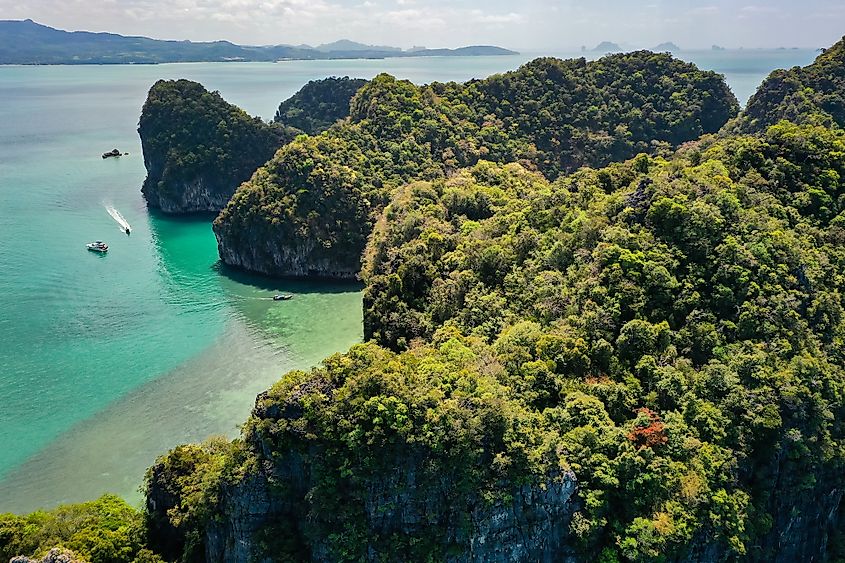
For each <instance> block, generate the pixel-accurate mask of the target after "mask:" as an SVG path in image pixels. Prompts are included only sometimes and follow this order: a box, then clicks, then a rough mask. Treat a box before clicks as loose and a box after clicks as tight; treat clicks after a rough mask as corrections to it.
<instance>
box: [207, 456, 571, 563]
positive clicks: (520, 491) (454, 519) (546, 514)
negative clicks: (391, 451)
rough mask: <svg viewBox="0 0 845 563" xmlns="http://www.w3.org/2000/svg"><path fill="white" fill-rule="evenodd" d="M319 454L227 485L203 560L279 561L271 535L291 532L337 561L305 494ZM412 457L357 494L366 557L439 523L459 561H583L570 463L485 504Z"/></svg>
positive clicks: (303, 547)
mask: <svg viewBox="0 0 845 563" xmlns="http://www.w3.org/2000/svg"><path fill="white" fill-rule="evenodd" d="M268 453H270V452H268ZM320 454H321V452H318V451H312V452H309V453H308V454H306V455H302V454H301V453H297V452H285V453H283V454H282V455H281V456H278V455H276V456H275V457H276V459H278V460H279V461H277V462H276V463H269V462H268V463H266V464H264V465H263V466H262V468H261V470H260V471H259V472H258V473H257V474H255V475H252V476H250V477H248V478H247V479H245V480H243V481H242V482H240V483H238V484H236V485H227V486H224V489H223V493H222V495H221V503H220V506H219V513H220V515H221V517H219V518H215V519H214V520H213V521H212V522H211V524H210V525H209V526H208V528H207V533H206V560H207V561H227V562H231V563H248V562H251V561H266V562H270V561H274V560H277V559H274V557H273V556H274V554H275V555H278V553H277V551H276V549H277V546H275V545H274V544H273V539H272V538H278V536H279V534H288V535H289V538H288V539H287V541H286V544H287V545H286V546H285V547H286V548H288V549H289V548H290V547H291V544H294V545H296V550H297V551H298V552H299V554H300V556H301V557H302V559H304V560H310V561H319V562H326V563H328V562H331V561H337V560H338V554H337V552H336V551H335V549H336V546H334V545H333V542H331V541H330V538H329V536H328V535H327V534H322V533H320V522H319V521H320V520H321V519H323V518H325V517H326V515H321V514H319V513H318V512H316V511H315V508H316V507H315V506H313V505H311V503H310V500H309V496H310V495H309V492H310V491H312V490H313V489H314V488H315V486H317V485H318V483H317V480H318V479H317V475H316V472H315V471H314V469H315V468H314V467H313V466H314V465H315V464H319V462H320V458H321V455H320ZM411 460H413V457H412V458H411ZM411 460H409V459H406V458H398V459H396V460H395V461H396V465H395V467H394V468H393V469H392V470H391V471H389V472H387V473H385V474H382V475H379V476H378V477H377V478H374V479H372V480H370V481H369V483H368V485H367V488H366V490H367V493H366V496H365V497H364V498H362V499H360V500H361V503H362V508H363V511H362V518H363V522H360V524H362V529H365V530H366V531H367V535H368V537H371V538H372V541H371V542H369V543H368V545H367V547H366V556H365V559H366V560H367V561H373V562H375V561H385V560H387V561H400V560H402V554H401V553H398V552H393V551H392V550H390V549H387V550H386V549H385V543H384V540H385V538H391V537H406V538H407V537H417V538H425V537H426V536H427V535H429V532H430V530H433V529H436V530H442V531H443V533H442V534H438V537H437V542H438V545H437V546H436V547H435V548H434V549H435V551H436V552H440V551H442V552H444V553H448V552H451V555H448V556H447V557H446V559H445V560H446V561H450V562H454V563H458V562H465V561H466V562H479V563H481V562H506V561H537V562H552V561H555V562H563V563H568V562H574V561H577V558H576V555H575V551H574V549H572V547H571V546H570V545H569V544H568V543H567V540H568V536H569V523H570V520H571V517H572V514H573V513H574V512H575V510H576V509H577V503H576V500H575V499H576V496H575V492H576V489H577V481H576V479H575V476H574V475H573V474H572V473H570V472H566V473H562V474H560V475H558V476H555V477H550V478H549V479H548V481H547V482H545V483H542V484H537V485H524V486H521V487H517V488H515V489H514V490H513V491H512V493H513V494H512V495H511V496H510V498H509V499H508V500H499V501H497V502H494V503H492V504H487V503H485V502H484V501H482V500H481V499H480V498H476V497H474V496H469V497H466V496H456V495H453V494H451V491H453V490H454V486H455V483H453V482H450V480H449V478H448V477H446V478H444V479H443V480H442V481H441V482H440V483H438V485H437V486H435V487H431V486H430V485H429V484H422V483H419V482H418V479H419V480H422V479H423V478H421V476H420V473H421V471H420V470H421V466H420V465H418V464H416V463H414V462H413V461H411ZM409 461H411V462H410V463H409ZM417 461H418V462H422V461H423V460H422V459H421V458H418V459H417ZM337 531H338V532H340V531H341V530H337ZM290 536H292V537H290ZM569 543H571V542H569Z"/></svg>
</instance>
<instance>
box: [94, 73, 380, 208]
mask: <svg viewBox="0 0 845 563" xmlns="http://www.w3.org/2000/svg"><path fill="white" fill-rule="evenodd" d="M365 82H366V81H364V80H360V79H354V80H353V79H350V78H348V77H346V78H327V79H324V80H315V81H312V82H309V83H308V84H306V85H305V86H304V87H303V88H302V89H301V90H300V91H299V92H297V93H296V94H294V95H293V96H292V97H291V98H290V99H288V100H286V101H284V102H282V104H281V105H280V106H279V110H278V111H277V112H276V116H275V119H274V120H273V122H272V123H265V122H264V121H262V120H261V119H260V118H257V117H251V116H249V115H247V113H246V112H244V111H243V110H241V109H240V108H238V107H236V106H234V105H232V104H229V103H227V102H226V101H225V100H224V99H223V98H222V97H221V96H220V94H219V93H217V92H209V91H207V90H206V89H205V88H204V87H203V86H202V85H201V84H198V83H196V82H192V81H189V80H175V81H167V80H162V81H159V82H157V83H156V84H154V85H153V87H152V88H151V89H150V91H149V94H148V95H147V101H146V103H145V104H144V107H143V109H142V111H141V118H140V121H139V127H138V134H139V136H140V137H141V147H142V149H143V152H144V165H145V166H146V169H147V177H146V179H145V180H144V185H143V188H142V190H141V191H142V192H143V194H144V196H145V198H146V200H147V204H148V205H150V206H151V207H154V208H156V209H159V210H161V211H163V212H165V213H198V212H213V213H217V212H219V211H220V210H221V209H222V208H223V207H224V206H225V205H226V204H227V203H228V201H229V199H230V198H231V197H232V194H234V192H235V189H236V188H237V187H238V186H239V185H240V184H241V183H243V182H245V181H246V180H248V179H249V178H250V177H251V176H252V174H253V173H254V172H255V170H256V169H257V168H258V167H259V166H261V165H262V164H264V163H265V162H267V161H268V160H269V159H270V157H272V156H273V154H274V153H275V152H276V151H277V150H278V149H279V148H280V147H281V146H282V145H284V144H286V143H287V142H289V141H291V140H292V139H294V138H295V137H296V136H297V135H300V134H302V133H309V134H317V133H319V132H320V131H322V130H324V129H327V128H328V127H329V126H330V125H332V124H333V123H334V122H335V121H337V120H339V119H342V118H344V117H345V116H346V115H348V114H349V102H350V99H351V98H352V96H353V95H354V94H355V92H356V91H357V90H358V89H359V88H360V87H361V86H362V85H363V84H364V83H365ZM104 158H105V155H104Z"/></svg>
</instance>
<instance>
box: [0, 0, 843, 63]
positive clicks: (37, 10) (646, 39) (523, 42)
mask: <svg viewBox="0 0 845 563" xmlns="http://www.w3.org/2000/svg"><path fill="white" fill-rule="evenodd" d="M608 14H610V15H608ZM0 19H9V20H22V19H32V20H34V21H36V22H38V23H41V24H44V25H48V26H50V27H55V28H58V29H65V30H68V31H94V32H111V33H119V34H122V35H142V36H147V37H152V38H155V39H171V40H185V39H188V40H191V41H215V40H227V41H231V42H233V43H239V44H247V45H268V44H290V45H297V44H302V43H305V44H309V45H318V44H321V43H329V42H333V41H336V40H339V39H350V40H353V41H358V42H361V43H368V44H382V45H392V46H398V47H403V48H409V47H411V46H415V45H421V46H426V47H460V46H465V45H481V44H487V45H500V46H502V47H507V48H511V49H517V50H521V51H526V52H531V51H554V50H558V51H575V50H578V49H580V48H581V46H586V47H587V48H588V49H592V48H593V47H595V46H596V45H597V44H598V43H600V42H601V41H612V42H615V43H619V44H620V45H621V46H622V47H623V48H626V49H631V48H651V47H654V46H656V45H658V44H660V43H663V42H674V43H676V44H677V45H678V46H680V47H681V48H682V49H690V50H694V49H708V48H710V46H711V45H714V44H717V45H721V46H723V47H726V48H738V47H745V48H777V47H787V48H790V47H801V48H817V47H826V46H829V45H831V44H833V43H835V42H836V41H838V40H839V39H840V38H841V37H842V36H843V34H845V5H843V4H842V3H840V2H837V1H835V0H806V1H805V2H802V3H801V5H798V3H797V2H790V1H786V0H773V1H770V2H767V3H765V4H764V3H759V4H755V3H753V2H742V1H732V0H713V1H709V2H694V1H691V0H676V1H674V2H668V1H666V0H647V1H644V2H631V1H630V0H596V1H593V2H585V1H574V0H572V1H561V2H552V1H547V0H525V1H523V2H521V3H520V4H519V5H516V6H514V5H513V4H512V3H510V2H505V1H503V0H490V1H487V2H483V1H481V0H455V1H453V2H446V1H445V0H385V1H379V0H170V1H168V0H101V1H99V2H97V3H91V2H87V1H85V0H67V1H63V0H31V1H29V2H27V3H26V4H25V5H23V4H22V3H18V2H17V0H0Z"/></svg>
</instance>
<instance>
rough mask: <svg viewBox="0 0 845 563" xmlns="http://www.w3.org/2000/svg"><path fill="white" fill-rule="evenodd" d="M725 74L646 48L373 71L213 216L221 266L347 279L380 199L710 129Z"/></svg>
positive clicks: (566, 167)
mask: <svg viewBox="0 0 845 563" xmlns="http://www.w3.org/2000/svg"><path fill="white" fill-rule="evenodd" d="M737 108H738V106H737V102H736V99H735V97H734V96H733V94H732V93H731V92H730V90H729V89H728V87H727V85H726V84H725V82H724V79H723V78H722V77H721V76H719V75H717V74H715V73H712V72H704V71H700V70H698V69H697V68H696V67H695V66H694V65H691V64H689V63H685V62H682V61H679V60H677V59H674V58H672V57H671V56H670V55H667V54H660V55H658V54H654V53H650V52H647V51H643V52H637V53H630V54H622V55H611V56H608V57H604V58H602V59H599V60H598V61H594V62H586V61H585V60H584V59H575V60H568V61H562V60H557V59H550V58H543V59H537V60H534V61H532V62H530V63H528V64H526V65H524V66H522V67H521V68H520V69H518V70H516V71H513V72H509V73H506V74H502V75H494V76H491V77H490V78H487V79H484V80H476V81H471V82H468V83H465V84H458V83H448V84H441V83H435V84H431V85H428V86H415V85H414V84H411V83H410V82H407V81H401V80H396V79H395V78H393V77H391V76H389V75H380V76H378V77H376V78H375V79H374V80H372V81H370V82H369V83H367V84H366V85H365V86H364V87H362V88H361V89H360V90H358V92H357V93H356V94H355V96H354V97H353V98H352V101H351V104H350V113H349V118H348V119H347V120H346V121H345V122H342V123H340V124H338V125H336V126H335V127H333V128H331V129H329V130H328V131H327V132H326V133H325V134H321V135H318V136H312V137H308V138H301V139H297V140H295V141H294V142H292V143H290V144H289V145H287V146H285V147H284V148H283V149H282V150H280V151H279V152H278V153H277V154H276V155H275V156H274V157H273V159H271V160H270V161H269V162H268V163H267V164H266V165H265V166H263V167H262V168H261V169H260V170H258V171H257V172H256V174H255V176H254V177H253V178H252V179H251V180H250V181H249V182H247V183H245V184H244V185H243V186H242V187H241V188H240V189H239V190H238V191H237V192H236V194H235V195H234V196H233V198H232V200H231V202H230V203H229V205H228V206H227V207H226V208H225V209H224V210H223V212H222V213H221V215H220V216H219V217H218V219H217V220H216V221H215V233H216V235H217V238H218V242H219V246H220V255H221V258H222V259H223V261H224V262H226V263H228V264H230V265H235V266H240V267H243V268H246V269H250V270H255V271H259V272H264V273H267V274H274V275H295V276H323V277H341V278H352V277H354V276H356V275H357V273H358V271H359V270H360V260H359V257H360V255H361V252H362V251H363V249H364V244H365V242H366V238H367V236H368V235H369V233H370V230H371V228H372V223H373V220H374V218H375V215H376V214H377V213H378V212H379V211H380V209H381V208H382V206H383V205H384V204H385V203H386V202H387V201H388V199H389V197H390V195H391V193H392V191H393V190H394V189H396V188H397V187H398V186H400V185H402V184H403V183H405V182H407V181H410V180H413V179H434V178H438V177H444V176H448V175H450V174H452V173H454V172H455V171H456V170H458V169H460V168H462V167H465V166H470V165H472V164H474V163H475V162H477V161H479V160H481V159H485V160H491V161H496V162H514V161H518V162H522V163H523V164H524V165H525V166H526V167H527V168H530V169H535V170H538V171H540V172H542V173H543V174H544V175H546V176H547V177H549V178H554V177H557V176H558V175H559V174H561V173H567V172H572V171H574V170H576V169H577V168H579V167H581V166H603V165H605V164H607V163H609V162H613V161H617V160H624V159H626V158H630V157H632V156H634V155H636V154H637V153H639V152H646V153H655V152H659V151H661V150H663V151H667V150H671V148H672V147H674V146H677V145H678V144H680V143H683V142H685V141H690V140H693V139H695V138H697V137H699V136H701V135H702V134H705V133H712V132H714V131H717V130H718V129H719V128H721V127H722V125H724V124H725V122H726V121H727V120H728V119H729V118H731V117H732V116H734V115H735V114H736V111H737Z"/></svg>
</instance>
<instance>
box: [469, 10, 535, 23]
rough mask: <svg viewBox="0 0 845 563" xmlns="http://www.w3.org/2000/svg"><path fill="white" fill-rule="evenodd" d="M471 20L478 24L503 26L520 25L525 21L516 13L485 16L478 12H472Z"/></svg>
mask: <svg viewBox="0 0 845 563" xmlns="http://www.w3.org/2000/svg"><path fill="white" fill-rule="evenodd" d="M473 20H474V21H477V22H478V23H492V24H505V23H520V22H522V21H524V20H525V17H524V16H522V15H521V14H517V13H516V12H509V13H507V14H485V13H483V12H481V11H480V10H474V11H473Z"/></svg>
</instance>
